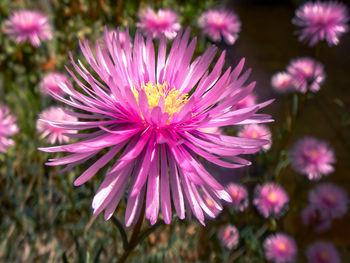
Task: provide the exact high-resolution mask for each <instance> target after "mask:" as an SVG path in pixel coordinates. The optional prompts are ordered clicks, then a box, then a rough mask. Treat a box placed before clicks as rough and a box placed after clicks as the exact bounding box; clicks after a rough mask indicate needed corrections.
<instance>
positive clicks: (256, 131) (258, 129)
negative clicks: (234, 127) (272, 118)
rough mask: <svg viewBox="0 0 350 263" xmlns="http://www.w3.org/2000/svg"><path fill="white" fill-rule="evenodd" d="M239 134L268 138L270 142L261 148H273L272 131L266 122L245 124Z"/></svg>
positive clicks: (248, 136) (243, 136)
mask: <svg viewBox="0 0 350 263" xmlns="http://www.w3.org/2000/svg"><path fill="white" fill-rule="evenodd" d="M238 136H239V137H242V138H254V139H256V138H258V139H264V140H268V141H269V143H268V144H265V145H264V146H262V147H261V148H262V149H263V150H264V151H267V150H269V149H270V148H271V131H270V129H269V127H268V126H266V125H264V124H250V125H245V126H243V127H242V128H241V129H240V131H239V132H238Z"/></svg>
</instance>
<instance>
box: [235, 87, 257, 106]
mask: <svg viewBox="0 0 350 263" xmlns="http://www.w3.org/2000/svg"><path fill="white" fill-rule="evenodd" d="M243 90H244V89H241V91H243ZM256 103H257V99H256V96H255V94H254V93H249V94H248V95H247V96H246V97H244V98H243V99H241V100H239V101H238V103H237V104H236V105H235V109H236V110H239V109H243V108H247V107H251V106H253V105H255V104H256Z"/></svg>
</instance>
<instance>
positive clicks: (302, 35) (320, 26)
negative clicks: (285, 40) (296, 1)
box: [292, 1, 349, 46]
mask: <svg viewBox="0 0 350 263" xmlns="http://www.w3.org/2000/svg"><path fill="white" fill-rule="evenodd" d="M348 21H349V14H348V10H347V8H346V6H345V5H344V4H342V3H339V2H336V1H324V2H321V1H316V2H311V1H310V2H306V3H305V4H304V5H303V6H301V7H300V8H298V9H297V10H296V12H295V17H294V18H293V20H292V22H293V23H294V24H295V25H297V26H299V27H300V28H301V29H300V30H299V31H298V33H299V40H300V41H308V42H309V45H310V46H315V45H316V44H317V43H318V42H319V41H321V40H326V41H327V42H328V45H329V46H332V45H338V43H339V37H340V36H341V35H342V34H344V33H345V32H346V31H348V28H349V27H348V25H347V23H348Z"/></svg>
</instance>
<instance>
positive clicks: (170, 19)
mask: <svg viewBox="0 0 350 263" xmlns="http://www.w3.org/2000/svg"><path fill="white" fill-rule="evenodd" d="M138 15H139V18H140V22H138V23H136V26H137V27H138V28H140V29H141V30H142V31H143V32H144V33H145V35H151V36H152V37H153V38H160V37H161V36H165V37H166V38H168V39H173V38H175V36H176V35H177V32H178V31H179V30H180V29H181V25H180V23H179V22H178V16H177V14H176V13H175V12H174V11H171V10H168V9H159V10H158V12H154V11H153V10H152V9H151V8H150V7H147V8H146V9H143V10H141V11H140V12H139V14H138Z"/></svg>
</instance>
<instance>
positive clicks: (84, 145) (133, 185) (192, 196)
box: [41, 29, 271, 226]
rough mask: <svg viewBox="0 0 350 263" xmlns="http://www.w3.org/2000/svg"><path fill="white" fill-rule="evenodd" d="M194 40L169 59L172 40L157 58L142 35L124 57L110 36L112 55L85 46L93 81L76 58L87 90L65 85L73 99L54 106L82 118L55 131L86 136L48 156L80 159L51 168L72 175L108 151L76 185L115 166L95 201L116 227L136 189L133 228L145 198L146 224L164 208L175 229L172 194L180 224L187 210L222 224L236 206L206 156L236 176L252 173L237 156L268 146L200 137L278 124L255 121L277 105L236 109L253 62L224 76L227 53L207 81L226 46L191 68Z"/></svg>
mask: <svg viewBox="0 0 350 263" xmlns="http://www.w3.org/2000/svg"><path fill="white" fill-rule="evenodd" d="M189 35H190V31H189V30H187V31H186V32H185V33H184V34H183V35H180V34H179V35H178V36H177V37H176V39H175V40H174V44H173V45H172V47H171V48H170V52H169V54H168V55H167V52H166V39H165V38H161V39H160V41H159V45H157V46H158V50H157V52H155V50H154V44H153V41H152V39H151V36H148V37H147V40H146V41H145V40H144V38H143V37H142V36H141V34H139V33H136V35H135V40H134V45H133V47H132V48H130V45H129V44H130V43H129V38H127V40H126V42H125V49H121V48H116V47H118V46H120V43H119V40H118V39H112V40H111V39H110V38H109V33H108V31H107V29H106V32H105V43H106V46H107V48H108V50H106V52H101V50H100V47H99V45H98V44H97V45H96V48H95V51H96V52H95V53H96V56H95V55H93V53H92V51H91V49H90V47H89V44H88V42H87V41H83V42H82V44H81V49H82V52H83V54H84V56H85V58H86V60H87V61H88V62H89V67H91V68H92V69H93V72H92V73H89V72H87V70H85V68H88V67H87V66H84V64H82V63H79V65H78V64H76V62H75V61H74V59H73V58H72V60H71V63H72V65H73V67H74V69H75V71H76V72H77V73H78V74H79V75H80V76H81V77H82V78H84V79H85V80H86V82H87V84H86V85H84V84H82V83H80V82H77V84H78V85H79V86H80V89H79V90H76V89H74V88H73V86H72V85H66V87H65V89H64V91H65V92H66V93H67V94H68V95H69V96H70V99H69V100H68V99H65V98H64V97H63V96H61V95H58V94H55V98H57V99H58V100H59V101H61V102H63V103H65V104H68V105H70V106H72V107H74V108H76V109H77V112H75V113H74V112H71V113H70V115H72V116H76V117H78V118H79V119H81V120H79V121H72V122H61V121H56V122H51V123H52V124H55V126H57V127H60V128H64V129H67V130H78V129H79V130H82V131H84V132H83V133H82V134H79V135H76V136H75V137H77V138H79V141H78V142H75V143H72V144H68V145H60V146H56V147H49V148H42V149H41V150H43V151H47V152H69V153H71V154H70V155H68V156H66V157H63V158H59V159H51V160H50V161H49V164H50V165H65V164H66V165H68V169H69V168H72V167H74V166H76V165H78V164H80V163H82V162H89V161H88V160H89V159H90V158H92V157H94V156H96V155H98V153H100V152H103V153H104V154H103V155H102V156H101V157H100V159H98V160H97V161H96V162H95V163H93V164H91V166H90V168H88V169H87V170H86V171H85V172H84V173H83V174H81V175H80V176H79V177H78V178H77V179H76V180H75V182H74V184H75V185H81V184H83V183H85V182H86V181H88V180H89V179H90V178H92V177H93V176H94V175H95V174H96V173H97V172H98V171H99V169H100V168H102V167H104V166H105V165H107V164H108V163H109V162H111V161H112V160H113V162H112V167H111V168H110V169H109V170H108V172H107V175H102V174H99V176H101V177H102V178H103V182H102V184H101V186H100V188H99V189H98V190H97V193H96V195H95V197H94V199H93V201H92V208H93V210H94V214H99V213H100V212H102V211H103V210H105V219H109V218H110V217H111V216H112V214H113V212H114V211H115V209H116V207H117V205H118V203H119V201H120V200H121V198H122V197H123V195H124V192H125V190H126V189H128V192H129V197H128V198H127V205H126V213H125V224H126V226H130V225H131V224H133V223H136V222H137V220H138V217H139V215H140V212H141V209H142V206H143V203H144V198H146V202H145V206H146V211H145V216H146V218H147V219H149V220H150V222H151V224H154V223H155V222H156V221H157V220H158V214H159V211H160V209H161V212H162V214H163V218H164V221H165V222H166V223H168V224H169V223H170V222H171V218H172V203H171V199H170V191H171V194H172V202H173V203H174V208H175V210H176V212H177V215H178V216H179V218H181V219H183V218H184V217H185V212H186V213H187V214H189V215H190V214H191V213H193V214H194V216H195V217H196V218H197V219H198V220H199V221H200V222H201V223H202V224H204V218H205V215H207V216H209V217H215V215H216V213H217V209H218V208H220V207H221V200H225V201H228V202H230V201H231V198H230V195H229V194H228V193H227V192H226V191H225V189H224V187H223V186H222V185H221V184H219V183H218V182H217V181H216V180H215V179H214V177H213V176H212V175H210V174H209V173H208V171H207V170H206V169H205V168H204V166H203V165H202V164H201V162H200V161H199V158H198V156H200V157H201V158H204V159H206V160H208V161H210V162H212V163H214V164H217V165H220V166H223V167H227V168H236V167H243V166H245V165H248V164H249V162H248V161H246V160H244V159H242V158H241V157H238V156H237V155H240V154H249V153H255V152H257V151H259V149H260V147H261V146H262V145H264V144H266V143H268V141H266V140H262V139H250V138H239V137H232V136H226V135H222V134H214V133H207V132H203V131H201V130H200V129H203V128H211V127H225V126H231V125H241V124H250V123H255V122H270V121H271V119H270V116H269V115H265V114H256V112H257V110H258V109H259V108H261V107H263V106H265V105H267V104H269V103H270V101H267V102H264V103H262V104H258V105H254V106H252V107H247V108H244V109H241V110H234V107H235V105H236V104H237V103H238V101H239V99H240V98H241V97H242V94H241V93H239V94H235V95H234V91H235V90H236V89H239V88H240V87H241V85H243V84H241V83H240V82H242V79H241V78H242V77H244V78H245V77H246V75H244V74H243V75H242V76H240V73H241V70H242V68H243V63H244V62H243V61H241V62H240V63H239V64H238V66H237V67H236V68H235V69H234V70H233V71H231V69H228V70H226V71H225V73H223V74H221V70H222V68H223V66H224V57H225V53H223V54H222V55H221V56H220V57H219V58H218V61H217V62H216V64H215V66H214V67H213V70H212V71H211V72H210V73H209V74H207V73H206V72H207V71H208V67H209V66H210V64H211V62H212V61H213V59H214V57H215V54H216V51H217V48H216V47H214V46H212V47H210V48H209V49H208V50H207V51H206V52H205V53H204V54H203V55H202V56H200V57H198V58H197V59H195V60H194V61H193V62H192V63H191V60H192V55H193V52H194V44H195V43H196V42H195V40H192V41H191V42H190V43H191V44H189V43H188V42H189ZM156 54H157V55H156ZM72 75H73V76H74V73H73V72H72ZM74 77H75V76H74ZM243 82H244V81H243ZM238 84H239V85H238ZM253 86H254V83H253V84H251V85H248V87H247V90H248V91H250V92H251V87H253ZM193 89H195V90H194V92H191V94H190V95H189V93H190V91H192V90H193ZM245 92H246V90H243V91H242V93H243V94H244V93H245ZM107 149H108V152H105V150H107ZM205 200H210V201H211V202H212V203H213V206H211V205H208V202H205Z"/></svg>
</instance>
